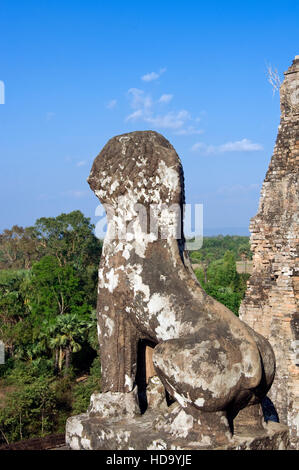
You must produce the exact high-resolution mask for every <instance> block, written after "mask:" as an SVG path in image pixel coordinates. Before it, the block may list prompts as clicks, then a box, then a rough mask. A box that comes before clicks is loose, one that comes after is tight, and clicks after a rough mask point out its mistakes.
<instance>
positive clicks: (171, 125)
mask: <svg viewBox="0 0 299 470" xmlns="http://www.w3.org/2000/svg"><path fill="white" fill-rule="evenodd" d="M128 96H129V100H130V107H131V108H132V110H133V112H132V113H130V114H129V115H128V116H127V117H126V118H125V121H137V120H141V121H143V122H146V123H148V124H151V125H152V126H154V127H157V128H165V129H173V130H178V129H181V128H182V127H183V126H185V124H186V122H187V121H189V120H191V115H190V113H189V112H188V111H186V110H185V109H182V110H180V111H168V112H166V113H163V114H162V113H161V114H157V113H156V112H155V110H154V105H155V104H156V105H157V103H159V102H160V103H161V102H163V103H165V104H167V103H168V102H169V101H171V99H172V97H173V95H170V94H164V95H162V96H161V97H160V99H159V100H158V102H157V101H155V102H154V101H153V100H152V97H151V96H150V95H149V94H147V93H145V92H144V91H143V90H141V89H139V88H130V89H129V90H128ZM192 131H193V133H198V131H196V132H195V130H194V129H192ZM189 132H190V129H189Z"/></svg>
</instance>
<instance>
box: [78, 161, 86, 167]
mask: <svg viewBox="0 0 299 470" xmlns="http://www.w3.org/2000/svg"><path fill="white" fill-rule="evenodd" d="M86 163H87V162H86V160H80V162H77V163H76V166H79V167H80V166H84V165H86Z"/></svg>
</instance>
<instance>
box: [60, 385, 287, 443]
mask: <svg viewBox="0 0 299 470" xmlns="http://www.w3.org/2000/svg"><path fill="white" fill-rule="evenodd" d="M137 400H138V398H137V392H136V390H135V389H134V390H133V392H131V393H117V392H114V393H111V392H107V393H103V394H94V395H92V397H91V405H90V407H89V410H88V412H87V413H84V414H81V415H78V416H73V417H71V418H69V419H68V420H67V426H66V443H67V445H68V447H69V448H70V449H72V450H208V449H209V450H243V449H244V450H245V449H248V450H253V449H262V450H283V449H287V448H288V446H289V438H288V429H287V427H286V426H284V425H282V424H279V423H274V422H270V421H269V422H268V423H265V422H264V421H263V419H262V415H261V411H260V405H254V406H251V407H248V408H245V409H244V410H242V411H241V412H240V413H239V414H238V416H237V417H236V418H235V419H234V423H233V428H234V429H233V430H232V429H231V428H230V427H229V426H228V421H227V419H226V416H225V413H222V412H217V413H212V415H213V421H212V422H211V416H208V417H207V413H198V415H197V416H196V417H195V416H192V415H191V414H189V413H188V410H185V409H184V408H182V407H181V405H179V403H177V402H174V403H172V404H170V405H169V406H168V405H167V402H166V398H165V394H164V387H163V385H162V384H161V382H160V380H159V378H158V377H152V378H151V379H150V381H149V385H148V387H147V402H148V408H147V411H146V412H145V413H144V414H143V415H141V413H140V411H139V407H138V404H137ZM210 415H211V414H210ZM214 429H217V433H215V432H214Z"/></svg>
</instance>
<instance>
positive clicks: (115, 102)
mask: <svg viewBox="0 0 299 470" xmlns="http://www.w3.org/2000/svg"><path fill="white" fill-rule="evenodd" d="M116 105H117V100H111V101H109V103H107V105H106V108H107V109H113V108H115V106H116Z"/></svg>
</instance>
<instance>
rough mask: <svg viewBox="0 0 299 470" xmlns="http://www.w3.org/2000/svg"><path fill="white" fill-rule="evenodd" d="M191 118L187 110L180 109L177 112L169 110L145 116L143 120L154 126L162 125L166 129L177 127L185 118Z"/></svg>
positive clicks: (183, 122) (180, 125) (182, 123)
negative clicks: (164, 112)
mask: <svg viewBox="0 0 299 470" xmlns="http://www.w3.org/2000/svg"><path fill="white" fill-rule="evenodd" d="M189 119H191V116H190V114H189V113H188V111H185V110H181V111H178V112H176V113H175V112H172V111H171V112H169V113H167V114H164V115H161V114H160V115H157V116H146V117H144V120H145V121H146V122H149V123H150V124H153V125H154V126H156V127H163V128H166V129H179V128H180V127H182V126H183V125H184V124H185V122H186V121H187V120H189Z"/></svg>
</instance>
